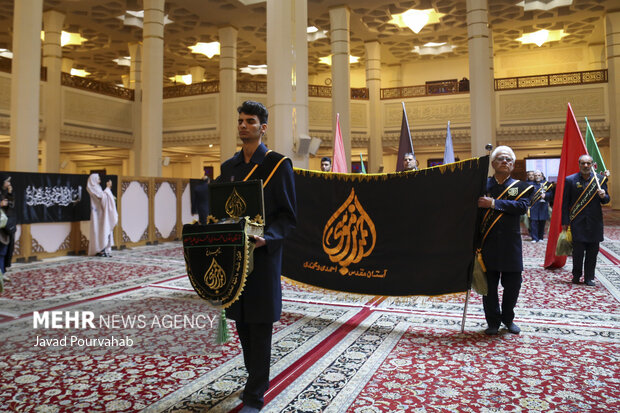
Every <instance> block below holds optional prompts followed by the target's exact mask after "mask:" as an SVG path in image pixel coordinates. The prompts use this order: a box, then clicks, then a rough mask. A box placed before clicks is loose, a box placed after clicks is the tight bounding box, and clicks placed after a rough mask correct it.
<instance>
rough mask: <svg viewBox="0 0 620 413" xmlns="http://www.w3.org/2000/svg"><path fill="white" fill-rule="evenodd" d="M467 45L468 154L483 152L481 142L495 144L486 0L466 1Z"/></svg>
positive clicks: (484, 153)
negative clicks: (469, 132)
mask: <svg viewBox="0 0 620 413" xmlns="http://www.w3.org/2000/svg"><path fill="white" fill-rule="evenodd" d="M467 36H468V39H467V45H468V48H469V102H470V113H471V154H472V156H482V155H486V154H487V151H486V150H485V148H484V147H485V145H486V144H487V143H491V144H492V145H493V146H494V147H495V144H496V142H495V138H494V135H495V133H494V128H495V116H494V114H495V108H494V103H493V102H494V99H492V97H493V96H494V95H495V93H494V87H493V81H494V79H493V76H492V68H490V67H489V66H490V65H491V62H492V45H491V44H490V36H489V27H488V7H487V0H467Z"/></svg>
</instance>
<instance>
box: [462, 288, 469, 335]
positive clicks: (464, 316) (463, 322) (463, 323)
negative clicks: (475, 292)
mask: <svg viewBox="0 0 620 413" xmlns="http://www.w3.org/2000/svg"><path fill="white" fill-rule="evenodd" d="M470 292H471V289H469V290H467V294H466V295H465V307H464V308H463V320H461V333H464V332H465V318H467V303H469V293H470Z"/></svg>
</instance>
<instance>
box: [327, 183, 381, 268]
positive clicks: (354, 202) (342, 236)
mask: <svg viewBox="0 0 620 413" xmlns="http://www.w3.org/2000/svg"><path fill="white" fill-rule="evenodd" d="M376 240H377V233H376V231H375V224H374V223H373V222H372V220H371V219H370V216H368V213H367V212H366V211H365V210H364V208H362V205H361V204H360V202H359V200H358V199H357V196H356V195H355V189H351V193H350V194H349V197H348V198H347V200H346V201H345V202H344V203H343V204H342V205H341V206H340V208H338V210H337V211H336V212H335V213H334V214H333V215H332V216H331V217H330V218H329V220H328V221H327V224H326V225H325V228H324V229H323V251H325V253H327V255H328V256H329V259H330V260H331V261H332V262H336V263H338V264H340V265H341V266H342V268H340V270H339V271H340V273H341V274H342V275H345V274H347V273H348V271H349V270H348V269H347V267H348V266H349V265H350V264H355V263H358V262H360V261H361V260H362V258H364V257H367V256H369V255H370V253H371V252H372V251H373V249H374V248H375V243H376Z"/></svg>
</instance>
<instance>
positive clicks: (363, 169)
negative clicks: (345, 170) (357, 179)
mask: <svg viewBox="0 0 620 413" xmlns="http://www.w3.org/2000/svg"><path fill="white" fill-rule="evenodd" d="M360 162H361V164H362V173H363V174H365V173H366V167H365V166H364V157H363V156H362V154H361V153H360Z"/></svg>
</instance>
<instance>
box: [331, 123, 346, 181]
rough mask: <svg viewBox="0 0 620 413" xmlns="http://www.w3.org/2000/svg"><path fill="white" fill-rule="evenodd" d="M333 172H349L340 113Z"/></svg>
mask: <svg viewBox="0 0 620 413" xmlns="http://www.w3.org/2000/svg"><path fill="white" fill-rule="evenodd" d="M332 172H342V173H347V172H349V168H348V167H347V157H346V156H345V155H344V144H343V143H342V132H340V113H337V114H336V134H335V135H334V163H333V164H332Z"/></svg>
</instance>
